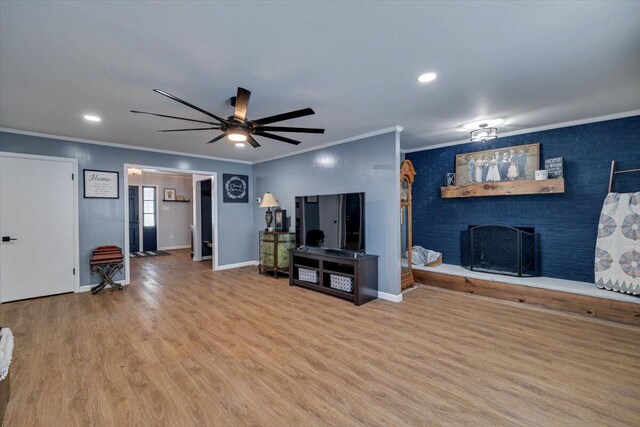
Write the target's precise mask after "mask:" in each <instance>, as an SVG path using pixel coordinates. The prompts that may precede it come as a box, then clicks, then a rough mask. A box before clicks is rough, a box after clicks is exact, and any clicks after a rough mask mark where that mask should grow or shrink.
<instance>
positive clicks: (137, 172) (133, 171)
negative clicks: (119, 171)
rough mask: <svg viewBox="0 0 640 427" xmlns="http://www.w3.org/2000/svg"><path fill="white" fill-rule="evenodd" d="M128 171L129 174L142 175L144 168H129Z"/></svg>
mask: <svg viewBox="0 0 640 427" xmlns="http://www.w3.org/2000/svg"><path fill="white" fill-rule="evenodd" d="M127 173H128V174H129V175H142V169H138V168H129V169H127Z"/></svg>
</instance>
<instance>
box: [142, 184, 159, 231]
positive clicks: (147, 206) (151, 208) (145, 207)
mask: <svg viewBox="0 0 640 427" xmlns="http://www.w3.org/2000/svg"><path fill="white" fill-rule="evenodd" d="M142 225H143V226H144V227H155V226H156V188H155V187H142Z"/></svg>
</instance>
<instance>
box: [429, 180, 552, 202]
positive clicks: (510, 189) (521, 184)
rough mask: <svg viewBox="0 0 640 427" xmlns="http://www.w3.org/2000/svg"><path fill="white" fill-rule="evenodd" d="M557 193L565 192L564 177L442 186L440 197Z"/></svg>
mask: <svg viewBox="0 0 640 427" xmlns="http://www.w3.org/2000/svg"><path fill="white" fill-rule="evenodd" d="M557 193H564V178H557V179H544V180H540V181H535V180H525V181H502V182H480V183H477V184H466V185H454V186H451V187H440V197H442V198H443V199H453V198H459V197H486V196H517V195H525V194H557Z"/></svg>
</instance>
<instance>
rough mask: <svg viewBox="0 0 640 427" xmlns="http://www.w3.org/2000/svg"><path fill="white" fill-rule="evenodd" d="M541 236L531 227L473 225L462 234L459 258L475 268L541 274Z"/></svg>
mask: <svg viewBox="0 0 640 427" xmlns="http://www.w3.org/2000/svg"><path fill="white" fill-rule="evenodd" d="M539 240H540V239H539V235H538V233H536V232H535V229H533V228H531V227H509V226H505V225H470V226H469V228H468V230H466V231H463V232H462V234H461V242H460V260H461V262H462V266H463V267H464V268H467V269H469V270H472V271H481V272H485V273H497V274H504V275H508V276H517V277H532V276H538V275H539V273H538V272H539V268H538V264H539V259H540V255H539V246H540V245H539Z"/></svg>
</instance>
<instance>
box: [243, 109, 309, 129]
mask: <svg viewBox="0 0 640 427" xmlns="http://www.w3.org/2000/svg"><path fill="white" fill-rule="evenodd" d="M315 113H316V112H315V111H313V110H312V109H311V108H303V109H302V110H296V111H289V112H288V113H282V114H276V115H275V116H269V117H263V118H261V119H258V120H252V121H251V124H252V125H254V126H255V125H258V126H260V125H266V124H269V123H275V122H283V121H285V120H291V119H297V118H298V117H304V116H310V115H312V114H315Z"/></svg>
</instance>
